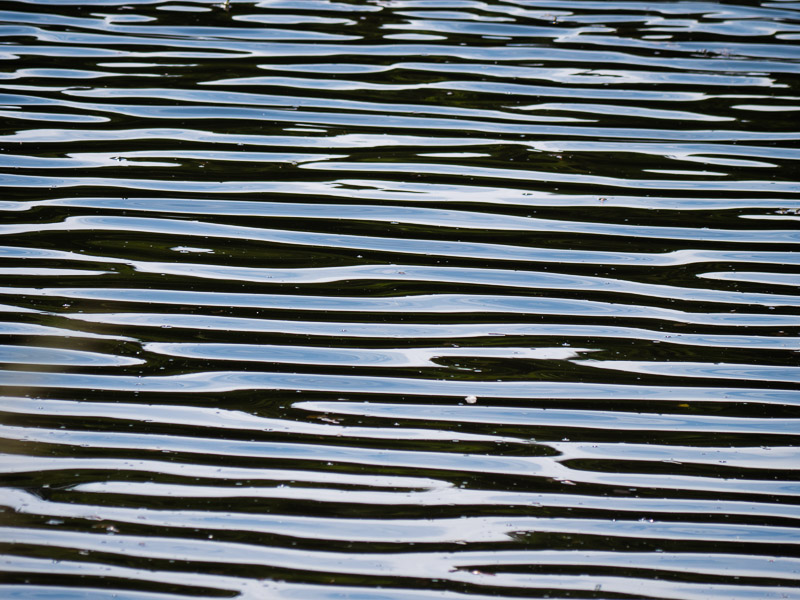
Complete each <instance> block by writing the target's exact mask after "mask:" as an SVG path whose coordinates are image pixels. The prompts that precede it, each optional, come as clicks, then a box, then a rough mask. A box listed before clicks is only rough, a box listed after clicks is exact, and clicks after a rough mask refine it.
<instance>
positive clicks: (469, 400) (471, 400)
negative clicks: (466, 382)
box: [464, 396, 478, 404]
mask: <svg viewBox="0 0 800 600" xmlns="http://www.w3.org/2000/svg"><path fill="white" fill-rule="evenodd" d="M477 401H478V397H477V396H467V397H466V398H464V402H466V403H467V404H475V403H476V402H477Z"/></svg>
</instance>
